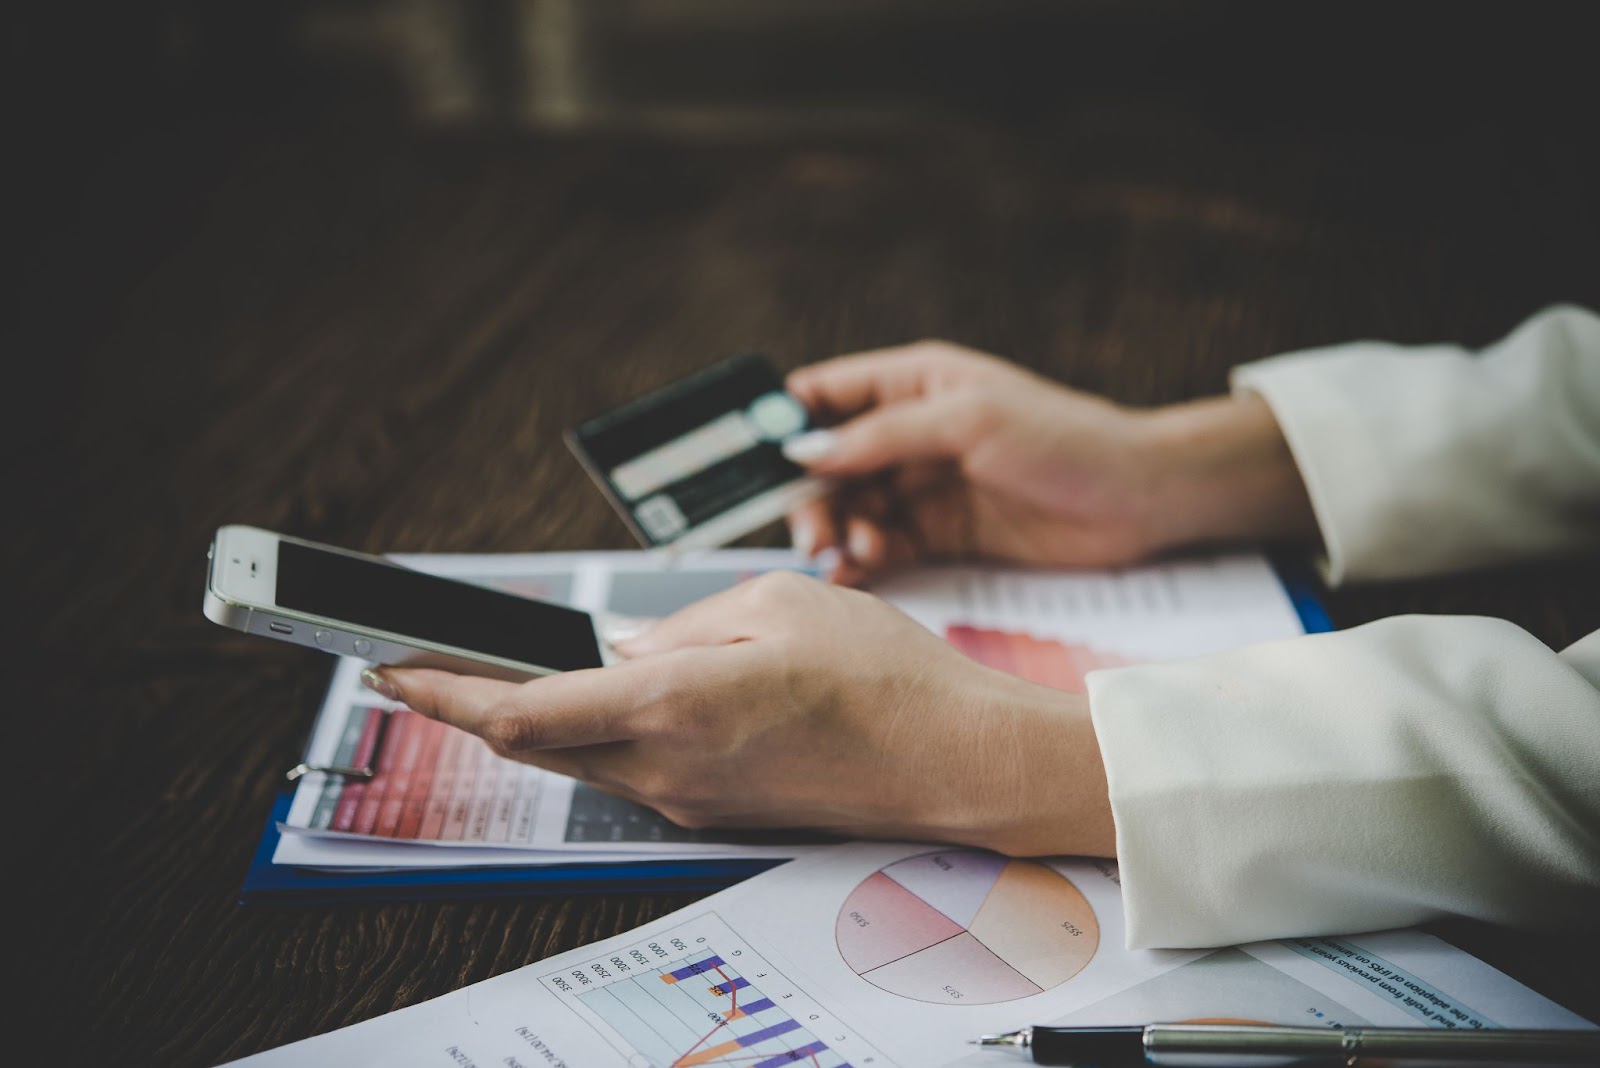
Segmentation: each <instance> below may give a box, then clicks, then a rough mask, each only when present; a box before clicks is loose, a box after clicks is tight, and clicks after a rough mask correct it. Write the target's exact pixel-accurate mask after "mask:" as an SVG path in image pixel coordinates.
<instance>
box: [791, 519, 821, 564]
mask: <svg viewBox="0 0 1600 1068" xmlns="http://www.w3.org/2000/svg"><path fill="white" fill-rule="evenodd" d="M789 541H790V542H791V543H793V545H794V551H795V552H797V553H799V554H800V555H801V556H807V557H809V556H810V555H811V554H812V553H814V552H816V549H817V528H816V524H814V523H808V522H806V521H805V520H803V519H800V520H796V521H795V522H793V523H791V524H790V525H789Z"/></svg>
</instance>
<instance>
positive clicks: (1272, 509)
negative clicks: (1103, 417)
mask: <svg viewBox="0 0 1600 1068" xmlns="http://www.w3.org/2000/svg"><path fill="white" fill-rule="evenodd" d="M1139 418H1140V419H1141V420H1142V422H1143V428H1142V433H1141V435H1140V438H1141V440H1142V442H1143V445H1142V448H1143V450H1144V451H1145V453H1146V458H1145V461H1144V466H1145V468H1146V470H1149V471H1150V472H1151V473H1152V474H1151V480H1150V484H1149V493H1148V496H1147V502H1148V504H1147V511H1148V519H1147V522H1148V525H1149V541H1150V548H1151V550H1152V551H1154V552H1160V551H1164V550H1167V549H1174V548H1180V547H1184V546H1190V545H1202V544H1207V543H1216V542H1235V541H1264V540H1275V539H1286V538H1309V537H1315V536H1316V534H1317V522H1316V517H1315V516H1314V515H1313V513H1312V510H1311V500H1310V498H1309V497H1308V496H1307V493H1306V486H1305V483H1304V481H1303V480H1302V479H1301V477H1300V471H1299V469H1298V468H1297V467H1296V466H1295V460H1294V456H1293V455H1292V454H1291V452H1290V451H1289V446H1288V443H1287V442H1286V441H1285V440H1284V436H1283V432H1282V431H1281V430H1280V429H1279V427H1278V422H1277V420H1276V419H1275V418H1274V416H1273V414H1272V409H1271V408H1269V407H1268V406H1267V403H1266V401H1264V400H1262V399H1261V398H1260V397H1258V396H1256V395H1255V394H1243V395H1241V396H1236V397H1208V398H1205V399H1203V400H1196V401H1190V402H1187V403H1183V404H1174V405H1169V406H1167V407H1164V408H1156V409H1152V410H1150V411H1148V412H1145V413H1143V414H1142V415H1141V416H1139Z"/></svg>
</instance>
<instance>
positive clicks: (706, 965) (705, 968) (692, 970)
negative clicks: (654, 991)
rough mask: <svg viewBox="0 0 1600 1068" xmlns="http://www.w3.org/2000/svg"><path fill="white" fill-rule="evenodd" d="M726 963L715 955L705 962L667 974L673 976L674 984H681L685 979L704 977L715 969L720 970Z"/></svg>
mask: <svg viewBox="0 0 1600 1068" xmlns="http://www.w3.org/2000/svg"><path fill="white" fill-rule="evenodd" d="M726 963H727V962H726V961H724V960H723V959H722V958H721V957H719V956H717V955H716V954H714V953H713V954H712V955H711V956H709V957H707V958H706V959H705V960H697V961H695V962H694V963H693V964H690V965H687V966H685V967H682V968H679V969H677V970H676V971H671V972H668V973H667V974H668V975H670V976H672V980H673V982H680V981H682V980H684V979H692V978H694V977H695V976H697V975H704V974H705V973H706V972H709V971H711V970H712V969H714V968H720V967H722V966H723V965H724V964H726Z"/></svg>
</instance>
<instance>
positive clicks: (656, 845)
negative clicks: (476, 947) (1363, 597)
mask: <svg viewBox="0 0 1600 1068" xmlns="http://www.w3.org/2000/svg"><path fill="white" fill-rule="evenodd" d="M395 559H396V560H398V561H399V562H400V563H404V564H408V565H410V566H413V567H417V568H420V569H424V570H428V571H432V572H434V573H436V574H441V575H448V576H451V577H454V578H461V579H466V580H469V581H473V582H480V583H483V584H485V585H492V586H496V587H499V588H501V589H506V590H510V591H512V592H516V593H522V594H526V595H528V596H533V597H539V598H542V599H545V600H552V601H559V602H562V603H566V604H571V605H573V606H574V607H577V608H582V609H584V610H586V611H590V612H610V613H615V614H619V615H626V616H644V617H657V616H664V615H667V614H670V613H671V612H673V611H676V610H677V609H679V608H681V607H683V606H685V605H687V604H690V603H691V602H693V601H696V600H699V599H701V598H703V597H705V596H708V595H710V594H712V593H715V592H718V591H720V590H724V589H728V588H730V587H732V586H734V585H735V584H737V583H738V582H740V581H743V580H744V579H747V578H750V577H752V576H754V575H758V574H761V573H762V572H765V571H771V570H774V569H779V568H789V569H795V570H807V565H806V562H805V561H804V560H803V559H802V558H800V557H798V556H796V555H794V554H792V553H790V552H788V551H785V550H722V551H714V552H706V553H702V554H695V555H690V556H687V557H685V558H684V559H682V560H681V561H680V562H679V563H678V564H677V565H676V566H674V567H671V568H662V567H661V566H660V563H659V562H658V561H657V560H656V559H655V558H654V557H653V556H652V555H650V554H647V553H643V552H606V553H548V554H528V555H507V554H494V555H425V556H397V557H395ZM874 592H875V593H878V594H880V595H881V596H883V597H884V598H886V599H887V600H888V601H890V602H891V603H893V604H895V605H897V606H899V607H900V608H901V609H903V610H904V611H906V612H907V613H908V614H909V615H911V616H912V617H913V618H914V619H916V620H917V621H918V622H920V623H922V624H923V625H924V626H926V627H928V628H929V629H931V630H933V631H934V632H935V633H938V634H940V635H941V636H943V637H944V638H946V639H947V640H948V641H950V642H951V643H952V644H953V645H955V646H956V647H957V648H958V649H960V650H962V651H963V652H965V653H966V654H967V655H969V656H972V657H973V658H974V659H977V660H979V661H981V662H983V663H985V664H988V665H989V666H991V667H995V668H998V669H1000V670H1004V671H1009V672H1011V673H1013V674H1017V675H1021V676H1023V677H1024V678H1028V679H1031V680H1033V681H1035V682H1039V683H1043V684H1045V685H1050V686H1056V687H1058V688H1060V689H1065V690H1072V691H1076V692H1082V691H1083V689H1084V682H1083V677H1084V675H1085V674H1086V673H1087V672H1089V671H1092V670H1094V669H1096V668H1102V667H1115V666H1118V665H1121V664H1127V663H1136V662H1140V661H1153V660H1166V659H1172V658H1175V657H1182V656H1194V655H1200V654H1204V653H1210V652H1217V651H1221V650H1223V649H1229V648H1234V647H1237V646H1240V645H1245V644H1248V643H1250V642H1254V641H1263V640H1267V639H1272V638H1283V637H1289V636H1292V635H1295V634H1299V633H1301V631H1302V627H1301V623H1300V619H1299V616H1298V615H1297V614H1296V612H1295V609H1294V605H1293V604H1292V602H1291V601H1290V599H1289V597H1288V595H1287V594H1286V593H1285V591H1284V589H1283V586H1282V584H1281V583H1280V582H1279V580H1278V578H1277V576H1276V574H1275V572H1274V571H1273V570H1272V568H1271V567H1270V566H1269V565H1268V564H1267V562H1266V561H1265V560H1264V559H1263V558H1262V557H1260V556H1258V555H1254V554H1232V555H1224V556H1217V557H1207V558H1201V559H1195V560H1189V561H1183V562H1175V563H1168V564H1160V565H1152V566H1145V567H1138V568H1130V569H1127V570H1122V571H1081V572H1070V571H1038V570H1025V569H1004V568H996V567H939V568H928V569H922V570H918V571H916V572H910V573H906V574H903V575H900V576H896V577H894V578H891V579H889V580H887V581H885V582H883V583H881V584H880V585H878V586H876V587H874ZM361 667H362V664H361V663H360V662H359V661H356V660H347V661H345V662H344V663H342V664H341V665H340V666H339V668H338V670H337V671H336V673H335V675H334V678H333V681H332V684H331V685H330V687H329V690H328V694H327V697H326V699H325V701H324V703H323V707H322V710H321V712H320V714H319V715H318V717H317V721H316V725H315V727H314V730H313V734H312V739H311V742H310V746H309V748H308V752H307V759H308V761H309V762H311V763H315V764H333V765H342V766H350V765H358V766H363V765H366V764H368V763H375V765H376V766H377V768H378V769H379V774H378V776H377V777H376V778H375V779H373V780H371V781H367V782H364V781H359V780H351V781H346V780H345V779H343V778H341V777H338V776H330V775H323V774H320V773H312V774H309V775H306V776H305V777H303V778H302V779H301V780H300V782H299V785H298V787H297V789H296V791H295V795H294V799H293V803H292V805H291V807H290V811H289V816H288V819H287V821H286V824H285V826H284V830H286V831H291V832H295V833H289V834H285V835H283V836H282V838H281V840H280V842H279V844H278V846H277V849H276V851H275V853H274V856H273V861H274V863H278V864H295V865H299V866H302V867H318V868H354V867H366V868H383V867H392V868H416V867H465V866H493V865H515V866H524V865H528V864H538V863H551V864H553V863H570V862H571V861H572V860H573V859H575V858H574V854H581V859H583V860H586V861H596V860H603V859H612V860H617V861H625V860H639V859H645V858H653V859H662V860H664V859H668V858H677V857H691V856H706V855H728V854H730V853H737V854H738V855H740V856H751V857H792V856H798V855H801V854H803V853H804V852H806V851H807V850H808V849H810V848H815V845H814V844H813V843H815V842H817V841H819V839H815V838H812V837H809V836H806V835H804V834H794V833H787V834H782V833H780V834H770V833H753V832H743V833H736V834H729V833H725V832H704V831H689V830H685V829H683V828H680V827H677V826H675V825H673V824H672V823H670V822H669V821H667V820H666V819H665V818H663V817H661V816H660V815H658V814H657V813H655V812H653V811H651V810H650V809H648V808H644V807H642V806H640V805H636V804H633V803H631V802H628V801H622V800H619V799H617V798H614V797H611V796H609V795H607V794H603V793H601V792H599V791H598V790H594V789H592V788H590V787H588V786H585V785H583V784H581V783H578V782H575V781H574V780H572V779H569V778H566V777H564V776H561V775H554V774H551V773H549V772H545V771H541V770H539V769H537V768H534V767H531V766H529V765H526V764H520V763H517V762H515V761H510V760H506V759H503V758H501V757H498V756H495V755H494V754H493V753H492V752H490V750H489V748H488V746H486V745H485V744H484V743H483V742H482V741H480V740H478V739H477V738H475V737H473V736H470V735H468V734H465V733H464V732H461V731H458V730H455V729H453V728H449V727H446V726H444V725H442V724H439V723H436V722H433V721H431V720H427V719H425V718H423V717H421V716H418V715H417V714H416V713H413V712H411V711H409V710H404V709H398V708H397V707H396V706H393V705H392V704H390V703H388V702H385V701H384V700H383V699H382V698H380V697H379V696H378V695H377V694H374V693H373V692H372V691H370V690H368V689H366V688H365V687H364V686H362V685H361V683H360V679H359V673H360V669H361ZM419 846H421V847H438V848H417V847H419Z"/></svg>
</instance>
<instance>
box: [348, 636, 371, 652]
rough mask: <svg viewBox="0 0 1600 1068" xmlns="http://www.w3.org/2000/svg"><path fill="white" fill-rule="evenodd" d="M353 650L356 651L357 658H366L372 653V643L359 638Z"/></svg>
mask: <svg viewBox="0 0 1600 1068" xmlns="http://www.w3.org/2000/svg"><path fill="white" fill-rule="evenodd" d="M352 648H354V649H355V651H356V655H357V656H366V655H367V654H368V653H370V652H372V643H371V642H369V641H367V639H365V638H357V639H356V643H355V645H354V646H353V647H352Z"/></svg>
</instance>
